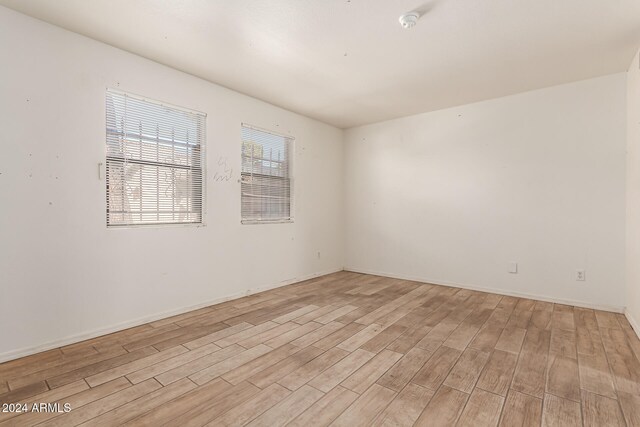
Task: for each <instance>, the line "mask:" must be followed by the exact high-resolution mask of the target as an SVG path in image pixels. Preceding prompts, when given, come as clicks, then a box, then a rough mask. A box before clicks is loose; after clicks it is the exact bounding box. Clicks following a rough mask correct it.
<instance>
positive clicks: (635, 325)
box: [624, 309, 640, 339]
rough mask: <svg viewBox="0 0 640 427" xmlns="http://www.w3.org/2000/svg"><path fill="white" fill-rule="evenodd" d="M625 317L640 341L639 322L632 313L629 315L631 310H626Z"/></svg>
mask: <svg viewBox="0 0 640 427" xmlns="http://www.w3.org/2000/svg"><path fill="white" fill-rule="evenodd" d="M624 316H625V317H626V318H627V321H629V324H630V325H631V328H633V332H635V333H636V335H637V336H638V339H640V323H638V321H637V320H636V319H635V318H634V317H633V316H632V315H631V313H629V310H627V309H625V310H624Z"/></svg>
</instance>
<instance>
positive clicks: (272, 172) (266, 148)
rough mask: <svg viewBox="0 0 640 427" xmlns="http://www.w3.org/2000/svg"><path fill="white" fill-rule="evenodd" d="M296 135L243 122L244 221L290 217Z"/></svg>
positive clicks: (278, 219) (242, 181)
mask: <svg viewBox="0 0 640 427" xmlns="http://www.w3.org/2000/svg"><path fill="white" fill-rule="evenodd" d="M292 144H293V138H290V137H286V136H282V135H278V134H275V133H271V132H268V131H265V130H261V129H256V128H254V127H251V126H249V125H246V124H243V125H242V178H241V191H242V198H241V199H242V209H241V212H242V222H243V223H252V222H280V221H290V220H291V219H292V215H291V147H292Z"/></svg>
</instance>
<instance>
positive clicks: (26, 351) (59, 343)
mask: <svg viewBox="0 0 640 427" xmlns="http://www.w3.org/2000/svg"><path fill="white" fill-rule="evenodd" d="M339 271H343V269H342V268H339V269H333V270H329V271H324V272H319V273H312V274H308V275H306V276H302V277H296V278H294V279H290V280H285V281H283V282H280V283H276V284H273V285H267V286H261V287H258V288H252V289H248V290H246V291H243V292H239V293H237V294H233V295H229V296H225V297H219V298H214V299H212V300H209V301H205V302H202V303H198V304H195V305H191V306H188V307H182V308H178V309H175V310H168V311H164V312H162V313H157V314H154V315H151V316H145V317H141V318H138V319H135V320H130V321H127V322H122V323H118V324H116V325H111V326H107V327H104V328H100V329H94V330H92V331H88V332H85V333H82V334H77V335H72V336H70V337H67V338H63V339H59V340H55V341H51V342H48V343H46V344H42V345H37V346H33V347H27V348H22V349H19V350H12V351H8V352H5V353H1V354H0V363H3V362H8V361H10V360H14V359H19V358H20V357H25V356H30V355H32V354H36V353H41V352H43V351H47V350H51V349H54V348H59V347H64V346H67V345H70V344H76V343H79V342H81V341H85V340H88V339H91V338H96V337H99V336H102V335H107V334H111V333H114V332H118V331H122V330H125V329H129V328H133V327H135V326H140V325H144V324H145V323H149V322H155V321H156V320H160V319H165V318H167V317H171V316H176V315H178V314H183V313H187V312H189V311H193V310H197V309H199V308H203V307H208V306H210V305H215V304H220V303H223V302H226V301H230V300H233V299H238V298H242V297H246V296H249V295H253V294H258V293H260V292H264V291H268V290H270V289H276V288H280V287H283V286H287V285H291V284H293V283H298V282H303V281H305V280H309V279H314V278H316V277H320V276H325V275H327V274H332V273H337V272H339Z"/></svg>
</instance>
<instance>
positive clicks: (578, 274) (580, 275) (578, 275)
mask: <svg viewBox="0 0 640 427" xmlns="http://www.w3.org/2000/svg"><path fill="white" fill-rule="evenodd" d="M576 280H577V281H578V282H584V281H585V280H586V278H585V273H584V270H576Z"/></svg>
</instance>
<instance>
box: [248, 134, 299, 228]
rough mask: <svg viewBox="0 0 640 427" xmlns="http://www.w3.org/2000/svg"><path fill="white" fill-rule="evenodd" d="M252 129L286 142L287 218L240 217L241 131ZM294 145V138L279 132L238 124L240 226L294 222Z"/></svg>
mask: <svg viewBox="0 0 640 427" xmlns="http://www.w3.org/2000/svg"><path fill="white" fill-rule="evenodd" d="M243 128H247V129H252V130H255V131H258V132H265V133H268V134H271V135H274V136H278V137H282V138H284V139H285V140H287V141H288V142H287V143H288V146H287V156H288V159H287V166H288V178H287V179H288V180H289V218H274V219H270V218H267V219H244V218H243V217H242V177H243V175H244V172H242V160H243V157H244V156H243V152H242V148H243V147H242V144H243V142H244V141H243V140H242V129H243ZM295 143H296V138H295V137H293V136H291V135H286V134H284V133H281V132H276V131H272V130H269V129H265V128H262V127H259V126H255V125H252V124H249V123H246V122H242V123H240V180H239V182H240V223H241V224H242V225H259V224H292V223H294V222H295V215H294V212H295V197H294V161H293V158H294V153H295Z"/></svg>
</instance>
